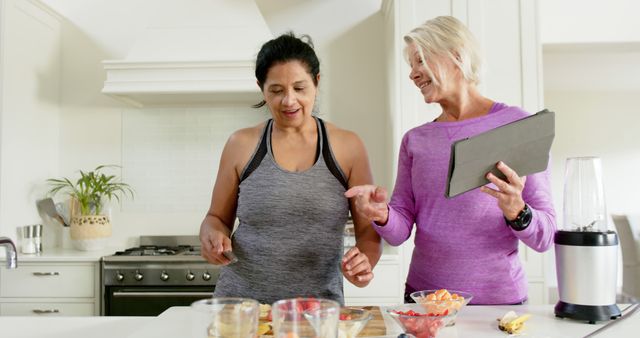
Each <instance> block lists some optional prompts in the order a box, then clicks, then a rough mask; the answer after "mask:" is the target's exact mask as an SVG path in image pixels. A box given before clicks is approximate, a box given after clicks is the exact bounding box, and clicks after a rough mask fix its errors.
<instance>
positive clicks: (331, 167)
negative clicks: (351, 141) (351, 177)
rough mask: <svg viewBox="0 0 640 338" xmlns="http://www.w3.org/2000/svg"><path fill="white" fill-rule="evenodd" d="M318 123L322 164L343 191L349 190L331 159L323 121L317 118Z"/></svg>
mask: <svg viewBox="0 0 640 338" xmlns="http://www.w3.org/2000/svg"><path fill="white" fill-rule="evenodd" d="M318 121H319V122H320V130H321V132H322V158H324V163H325V164H326V165H327V169H329V171H330V172H331V174H333V176H334V177H335V178H336V179H337V180H338V182H340V184H342V186H343V187H344V188H345V189H349V184H348V183H347V180H346V179H345V177H344V175H343V174H342V171H341V170H340V169H339V168H338V164H337V163H336V161H335V160H334V158H333V154H331V147H330V146H329V137H328V136H327V129H326V128H325V127H324V121H322V119H321V118H318Z"/></svg>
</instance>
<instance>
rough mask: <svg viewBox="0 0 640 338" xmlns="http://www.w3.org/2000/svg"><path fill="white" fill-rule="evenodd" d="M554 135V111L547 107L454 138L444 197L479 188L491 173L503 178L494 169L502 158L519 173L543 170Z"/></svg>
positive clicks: (486, 181) (521, 174) (520, 174)
mask: <svg viewBox="0 0 640 338" xmlns="http://www.w3.org/2000/svg"><path fill="white" fill-rule="evenodd" d="M554 136H555V114H554V113H553V112H552V111H549V110H547V109H545V110H542V111H540V112H538V113H536V114H533V115H530V116H527V117H525V118H522V119H520V120H517V121H514V122H511V123H508V124H505V125H503V126H500V127H497V128H494V129H491V130H488V131H486V132H484V133H482V134H479V135H476V136H473V137H469V138H465V139H462V140H458V141H455V142H454V143H453V144H452V145H451V159H450V160H449V175H448V178H447V190H446V192H445V195H446V197H448V198H451V197H454V196H457V195H460V194H462V193H464V192H467V191H469V190H472V189H475V188H478V187H481V186H483V185H485V184H487V183H490V182H489V180H487V179H486V178H485V176H486V175H487V173H488V172H492V173H493V174H494V175H496V176H497V177H499V178H500V179H503V180H506V177H505V175H504V174H502V172H501V171H500V170H498V169H497V168H496V164H497V163H498V162H499V161H503V162H504V163H505V164H506V165H508V166H509V167H510V168H512V169H513V170H515V172H516V173H518V175H519V176H527V175H530V174H533V173H537V172H541V171H544V170H545V169H547V165H548V164H549V151H550V150H551V144H552V143H553V138H554Z"/></svg>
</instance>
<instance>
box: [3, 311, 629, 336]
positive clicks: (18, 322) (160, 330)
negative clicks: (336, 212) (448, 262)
mask: <svg viewBox="0 0 640 338" xmlns="http://www.w3.org/2000/svg"><path fill="white" fill-rule="evenodd" d="M625 308H626V306H625V305H621V306H620V309H625ZM510 310H513V311H516V312H517V313H518V314H524V313H530V314H532V315H533V316H532V318H531V319H529V321H527V324H526V325H527V328H526V331H525V334H524V335H523V336H524V337H527V338H560V337H571V338H573V337H584V336H585V335H587V334H589V333H592V332H593V331H595V330H597V329H599V328H601V327H602V326H604V325H605V324H606V323H604V322H603V323H598V324H595V325H593V324H587V323H584V322H577V321H572V320H567V319H558V318H555V316H554V315H553V305H545V306H540V305H518V306H467V307H466V308H465V309H464V310H462V311H461V312H460V314H459V316H458V318H457V320H456V325H455V326H453V327H447V328H444V329H442V331H441V332H440V334H439V335H438V338H463V337H465V338H466V337H474V338H489V337H495V338H505V337H509V335H507V334H506V333H504V332H501V331H499V330H498V328H497V321H496V318H498V317H501V316H502V315H503V314H504V313H506V312H507V311H510ZM190 311H191V310H190V309H189V307H173V308H170V309H169V310H167V311H165V312H164V313H162V314H161V315H160V316H158V317H0V335H1V336H2V337H11V338H36V337H37V338H42V337H53V338H62V337H64V338H80V337H92V338H93V337H98V338H101V337H105V338H106V337H109V338H114V337H123V338H125V337H131V338H133V337H136V338H146V337H148V338H151V337H153V338H157V337H186V338H188V337H190V336H191V332H190V331H191V325H190ZM617 321H619V322H618V323H617V324H616V325H613V326H611V327H610V329H607V330H605V331H603V332H602V333H601V334H599V335H598V337H634V336H637V333H638V331H639V330H640V311H637V312H636V313H634V314H633V315H632V316H630V317H628V318H623V319H622V320H620V319H618V320H617ZM391 323H392V321H390V320H389V321H387V325H388V326H387V334H388V335H387V336H385V337H394V338H395V337H397V335H398V333H399V332H400V331H399V328H398V327H397V326H395V324H391Z"/></svg>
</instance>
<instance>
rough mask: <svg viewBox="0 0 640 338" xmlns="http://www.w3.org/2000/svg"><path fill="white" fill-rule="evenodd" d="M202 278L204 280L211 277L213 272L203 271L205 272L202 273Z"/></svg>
mask: <svg viewBox="0 0 640 338" xmlns="http://www.w3.org/2000/svg"><path fill="white" fill-rule="evenodd" d="M202 279H204V280H209V279H211V274H210V273H208V272H205V273H203V274H202Z"/></svg>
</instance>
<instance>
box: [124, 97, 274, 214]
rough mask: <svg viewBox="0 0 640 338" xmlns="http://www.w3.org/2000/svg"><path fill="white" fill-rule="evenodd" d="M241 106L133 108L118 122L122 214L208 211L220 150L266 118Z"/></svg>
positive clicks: (253, 110)
mask: <svg viewBox="0 0 640 338" xmlns="http://www.w3.org/2000/svg"><path fill="white" fill-rule="evenodd" d="M268 117H269V115H268V114H267V113H265V112H264V111H263V110H256V109H252V108H250V107H244V106H227V107H210V108H146V109H131V110H127V111H125V112H124V113H123V117H122V166H123V168H122V178H123V181H124V182H127V183H128V184H130V185H131V186H132V187H133V188H134V190H135V199H133V200H131V199H125V200H124V201H123V204H122V210H123V211H124V212H162V213H166V212H185V211H186V212H189V211H197V212H204V211H206V209H207V207H208V205H209V203H210V200H211V191H212V188H213V184H214V182H215V177H216V174H217V170H218V166H219V161H220V155H221V154H222V149H223V147H224V145H225V143H226V141H227V139H228V138H229V136H230V135H231V133H233V132H234V131H235V130H238V129H241V128H246V127H250V126H254V125H256V124H258V123H260V122H261V121H264V120H265V119H266V118H268Z"/></svg>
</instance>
